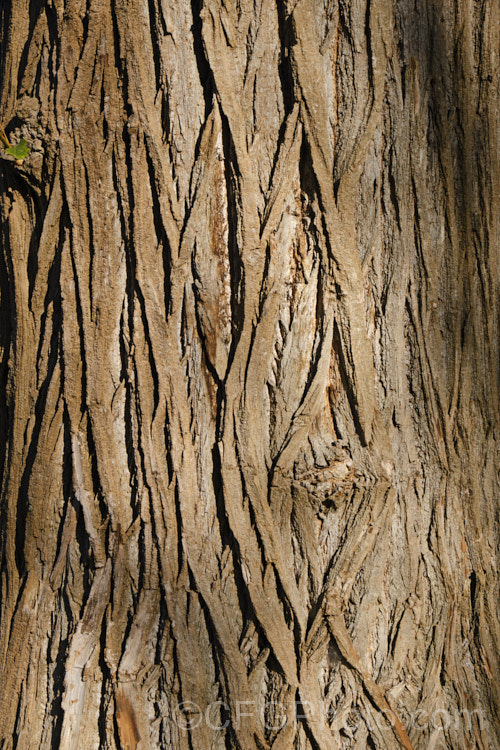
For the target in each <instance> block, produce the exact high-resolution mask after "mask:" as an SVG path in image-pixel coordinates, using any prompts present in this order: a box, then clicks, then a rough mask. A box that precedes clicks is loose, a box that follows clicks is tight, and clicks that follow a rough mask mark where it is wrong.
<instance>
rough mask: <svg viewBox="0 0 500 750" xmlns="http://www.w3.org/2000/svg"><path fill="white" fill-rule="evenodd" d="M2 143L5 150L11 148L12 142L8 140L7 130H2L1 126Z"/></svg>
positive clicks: (0, 139)
mask: <svg viewBox="0 0 500 750" xmlns="http://www.w3.org/2000/svg"><path fill="white" fill-rule="evenodd" d="M0 141H2V143H3V145H4V146H5V148H11V145H10V141H9V139H8V138H7V135H6V133H5V130H4V129H3V128H2V126H1V125H0Z"/></svg>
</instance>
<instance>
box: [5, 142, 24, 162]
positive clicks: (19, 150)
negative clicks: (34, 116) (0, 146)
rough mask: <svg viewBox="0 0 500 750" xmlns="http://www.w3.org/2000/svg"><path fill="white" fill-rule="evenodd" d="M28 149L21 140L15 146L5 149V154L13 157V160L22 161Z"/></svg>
mask: <svg viewBox="0 0 500 750" xmlns="http://www.w3.org/2000/svg"><path fill="white" fill-rule="evenodd" d="M29 150H30V147H29V146H28V144H27V143H26V141H25V140H24V138H21V140H20V141H19V143H18V144H17V146H11V147H10V148H6V149H5V153H6V154H10V156H13V157H14V159H18V160H19V161H22V160H23V159H25V158H26V157H27V156H28V153H29Z"/></svg>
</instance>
